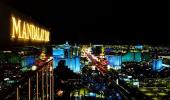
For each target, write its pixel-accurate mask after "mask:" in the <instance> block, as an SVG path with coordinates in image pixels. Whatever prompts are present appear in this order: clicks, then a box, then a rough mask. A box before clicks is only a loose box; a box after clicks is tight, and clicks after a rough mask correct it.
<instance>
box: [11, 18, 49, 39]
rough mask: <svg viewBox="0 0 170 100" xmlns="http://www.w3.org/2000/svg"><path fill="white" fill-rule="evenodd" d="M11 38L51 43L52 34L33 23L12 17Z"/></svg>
mask: <svg viewBox="0 0 170 100" xmlns="http://www.w3.org/2000/svg"><path fill="white" fill-rule="evenodd" d="M11 24H12V27H11V29H12V31H11V38H12V39H18V40H25V41H38V42H49V40H50V39H49V37H50V32H49V31H47V30H45V29H43V28H40V27H38V26H36V25H34V24H32V23H29V22H26V21H23V20H21V19H19V18H16V17H14V16H12V17H11Z"/></svg>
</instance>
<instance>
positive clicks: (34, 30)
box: [0, 4, 50, 47]
mask: <svg viewBox="0 0 170 100" xmlns="http://www.w3.org/2000/svg"><path fill="white" fill-rule="evenodd" d="M0 40H1V42H0V46H1V47H3V46H5V47H9V46H18V45H19V46H20V45H21V46H23V45H39V44H47V43H48V42H49V41H50V31H49V30H48V29H47V28H44V27H43V26H41V25H39V24H38V23H37V22H36V21H35V20H33V19H32V18H30V17H28V16H25V15H23V14H21V13H19V12H18V11H16V10H14V9H12V8H10V7H8V6H6V5H3V4H0Z"/></svg>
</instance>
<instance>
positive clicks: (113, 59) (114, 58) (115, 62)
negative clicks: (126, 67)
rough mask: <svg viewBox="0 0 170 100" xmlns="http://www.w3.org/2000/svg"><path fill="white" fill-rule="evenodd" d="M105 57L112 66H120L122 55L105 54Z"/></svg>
mask: <svg viewBox="0 0 170 100" xmlns="http://www.w3.org/2000/svg"><path fill="white" fill-rule="evenodd" d="M106 59H107V60H108V62H109V64H110V65H112V66H121V64H122V57H121V56H118V55H109V56H106Z"/></svg>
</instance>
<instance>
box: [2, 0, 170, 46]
mask: <svg viewBox="0 0 170 100" xmlns="http://www.w3.org/2000/svg"><path fill="white" fill-rule="evenodd" d="M3 3H5V4H7V5H9V6H11V7H13V8H15V9H16V10H18V11H20V12H21V13H23V14H25V15H26V16H31V17H32V18H33V19H35V20H36V21H37V22H39V23H40V24H42V25H43V26H45V27H47V28H49V29H50V31H51V36H52V37H51V42H52V43H55V44H58V43H64V42H65V41H70V42H72V43H74V42H78V43H90V42H92V43H97V44H100V43H104V44H111V43H135V44H142V43H156V44H157V43H160V44H169V43H170V39H169V38H170V37H169V36H168V34H170V23H169V22H170V20H169V19H170V16H169V14H168V12H167V10H168V9H169V7H168V6H164V5H161V4H159V5H153V4H152V5H151V4H141V3H136V4H132V3H131V4H127V3H124V4H123V3H119V4H118V3H114V2H112V1H107V0H102V1H101V2H100V1H98V2H94V1H92V0H91V1H84V2H83V1H79V2H78V1H73V0H70V1H64V0H55V2H54V1H53V2H52V1H50V0H45V1H41V0H4V2H3Z"/></svg>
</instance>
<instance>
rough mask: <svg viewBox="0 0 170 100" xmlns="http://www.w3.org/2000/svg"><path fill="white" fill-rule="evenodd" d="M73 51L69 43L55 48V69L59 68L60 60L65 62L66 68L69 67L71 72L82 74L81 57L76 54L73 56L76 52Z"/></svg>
mask: <svg viewBox="0 0 170 100" xmlns="http://www.w3.org/2000/svg"><path fill="white" fill-rule="evenodd" d="M71 51H72V50H71V46H70V45H69V44H68V43H66V44H64V45H62V46H60V48H53V57H54V60H53V61H54V62H53V65H54V68H56V67H57V66H58V62H59V61H60V60H65V62H66V66H68V68H69V69H70V70H72V71H73V72H76V73H77V72H80V57H79V56H77V55H76V54H75V55H73V54H72V53H75V52H73V51H72V52H71Z"/></svg>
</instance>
